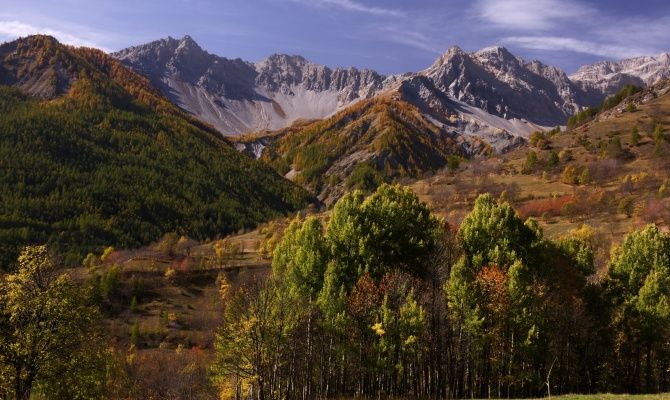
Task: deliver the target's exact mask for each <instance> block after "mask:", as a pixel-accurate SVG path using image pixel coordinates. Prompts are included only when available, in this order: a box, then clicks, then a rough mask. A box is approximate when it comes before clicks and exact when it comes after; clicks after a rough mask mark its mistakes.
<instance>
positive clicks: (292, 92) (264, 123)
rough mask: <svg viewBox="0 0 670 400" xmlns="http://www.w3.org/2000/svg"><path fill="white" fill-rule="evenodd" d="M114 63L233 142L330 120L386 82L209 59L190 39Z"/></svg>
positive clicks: (295, 60)
mask: <svg viewBox="0 0 670 400" xmlns="http://www.w3.org/2000/svg"><path fill="white" fill-rule="evenodd" d="M114 56H115V57H117V58H118V59H120V60H121V61H123V62H124V63H125V64H127V65H129V66H131V67H132V68H134V69H136V70H138V71H140V72H142V73H143V74H145V75H147V76H149V78H150V79H151V80H152V82H153V83H154V84H155V85H157V86H158V87H159V88H161V90H162V91H163V93H165V94H166V95H167V96H168V97H170V99H171V100H173V101H174V102H175V103H176V104H178V105H179V106H180V107H182V108H183V109H185V110H187V111H189V112H191V113H192V114H194V115H195V116H197V117H199V118H200V119H202V120H204V121H205V122H208V123H210V124H211V125H213V126H214V127H216V128H217V129H219V130H220V131H221V132H222V133H223V134H229V135H236V134H240V133H245V132H254V131H260V130H273V129H280V128H283V127H286V126H288V125H290V124H291V123H293V122H294V121H296V120H298V119H318V118H325V117H327V116H329V115H331V114H332V113H334V112H336V111H337V110H339V109H341V108H344V107H346V106H347V105H350V104H352V103H353V102H355V101H357V100H359V99H361V98H369V97H372V96H374V95H375V94H376V93H377V92H378V91H379V90H380V89H381V88H382V82H383V80H384V77H383V76H381V75H379V74H377V73H376V72H374V71H369V70H362V71H361V70H357V69H355V68H349V69H342V68H337V69H335V70H332V69H330V68H328V67H326V66H322V65H317V64H313V63H310V62H309V61H307V60H305V59H304V58H302V57H300V56H288V55H280V54H275V55H273V56H271V57H269V58H267V59H266V60H263V61H261V62H259V63H256V64H252V63H249V62H246V61H242V60H240V59H236V60H230V59H227V58H223V57H219V56H216V55H212V54H209V53H207V52H206V51H204V50H203V49H202V48H200V46H198V44H197V43H195V42H194V41H193V39H191V38H190V37H189V36H185V37H184V38H182V39H180V40H177V39H173V38H167V39H161V40H158V41H155V42H151V43H148V44H145V45H141V46H136V47H131V48H128V49H125V50H121V51H119V52H117V53H114Z"/></svg>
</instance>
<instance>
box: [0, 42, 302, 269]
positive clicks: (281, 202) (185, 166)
mask: <svg viewBox="0 0 670 400" xmlns="http://www.w3.org/2000/svg"><path fill="white" fill-rule="evenodd" d="M309 200H310V197H309V196H308V194H307V193H306V192H305V191H304V190H302V189H300V188H299V187H297V186H296V185H294V184H292V183H290V182H289V181H287V180H285V179H283V178H281V177H280V176H279V175H277V174H276V172H274V171H273V170H272V169H270V168H269V167H267V166H264V165H262V164H260V163H258V162H256V161H254V160H253V159H251V158H249V157H247V156H245V155H243V154H241V153H239V152H238V151H236V150H235V149H234V147H233V146H232V145H231V144H230V143H229V142H228V141H227V140H225V139H223V138H221V136H220V135H219V133H218V132H217V131H216V130H215V129H213V128H211V127H210V126H208V125H205V124H203V123H201V122H199V121H198V120H196V119H194V118H192V117H190V116H188V115H186V114H185V113H184V112H182V111H181V110H180V109H179V108H177V107H176V106H175V105H173V104H172V103H171V102H170V101H168V100H167V99H166V98H165V97H163V96H162V95H161V94H160V93H159V92H158V91H156V90H155V89H154V88H153V87H152V86H151V85H150V83H149V82H148V81H147V80H146V79H145V78H144V77H142V76H140V75H138V74H137V73H135V72H133V71H131V70H129V69H128V68H126V67H124V66H123V65H122V64H121V63H120V62H119V61H117V60H116V59H114V58H112V57H110V56H108V55H106V54H104V53H103V52H101V51H98V50H94V49H85V48H73V47H69V46H64V45H61V44H60V43H58V42H57V41H56V40H55V39H54V38H52V37H48V36H31V37H28V38H25V39H19V40H16V41H13V42H9V43H5V44H2V45H0V204H2V208H0V238H1V239H2V240H0V266H2V267H7V265H8V264H9V263H10V262H11V260H14V259H15V256H16V253H17V251H18V249H19V248H20V247H22V246H23V245H25V244H28V243H45V242H49V243H51V244H52V245H54V246H55V247H57V248H58V249H59V250H61V251H63V252H64V253H66V261H67V262H68V263H76V262H78V261H80V260H81V257H83V256H84V255H85V254H86V253H87V252H89V251H100V249H101V248H102V247H103V246H108V245H115V246H116V245H119V246H123V247H127V248H128V247H135V246H139V245H142V244H147V243H149V242H151V241H153V240H156V239H158V238H159V237H160V236H161V235H163V234H165V233H167V232H178V233H183V234H187V235H189V236H192V237H195V238H200V239H206V238H211V237H215V236H218V235H222V234H225V233H227V232H231V231H235V230H238V229H241V228H244V227H251V226H254V225H255V224H257V223H259V222H261V221H264V220H267V219H270V218H273V217H275V216H278V215H281V214H283V213H286V212H289V211H293V210H296V209H299V208H301V207H303V206H304V205H305V204H306V203H307V202H308V201H309Z"/></svg>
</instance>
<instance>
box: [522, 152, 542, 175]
mask: <svg viewBox="0 0 670 400" xmlns="http://www.w3.org/2000/svg"><path fill="white" fill-rule="evenodd" d="M537 161H538V158H537V153H536V152H534V151H532V150H530V151H529V152H528V153H526V162H525V163H524V165H523V169H522V172H523V173H524V174H530V173H532V172H533V171H535V167H536V166H537Z"/></svg>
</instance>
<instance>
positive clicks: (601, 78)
mask: <svg viewBox="0 0 670 400" xmlns="http://www.w3.org/2000/svg"><path fill="white" fill-rule="evenodd" d="M667 78H670V53H662V54H659V55H658V56H644V57H636V58H629V59H625V60H621V61H601V62H598V63H595V64H591V65H585V66H583V67H581V68H579V69H578V70H577V72H575V73H574V74H572V75H570V79H571V80H572V81H574V82H576V83H578V84H580V85H581V86H582V87H583V88H584V90H587V91H589V90H590V91H595V92H597V93H603V94H604V95H605V96H610V95H613V94H615V93H616V92H618V91H619V90H620V89H621V88H622V87H623V86H624V85H626V84H633V85H636V86H650V85H654V84H656V83H658V82H660V81H661V80H663V79H667Z"/></svg>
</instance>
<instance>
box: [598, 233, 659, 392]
mask: <svg viewBox="0 0 670 400" xmlns="http://www.w3.org/2000/svg"><path fill="white" fill-rule="evenodd" d="M609 278H610V283H609V286H610V293H611V296H612V298H613V299H612V300H613V305H614V306H615V310H614V313H613V326H614V328H615V329H616V330H617V332H618V333H619V334H621V335H625V337H624V340H623V341H615V353H616V354H617V355H618V358H617V359H618V361H619V362H620V363H621V364H620V367H621V368H622V369H623V370H624V373H623V376H624V377H625V385H626V386H627V387H625V389H626V390H631V391H638V390H639V385H640V382H639V381H638V380H637V379H636V378H635V371H631V370H630V369H635V370H636V371H640V370H641V367H640V364H641V362H642V358H643V356H642V355H644V360H645V364H646V367H645V383H646V388H645V389H646V391H650V390H652V387H653V385H654V382H655V380H654V371H655V370H656V371H659V374H660V375H661V376H662V375H663V374H665V372H664V371H663V369H664V367H663V365H667V362H668V355H667V354H668V353H667V352H668V350H670V348H669V347H668V343H667V341H666V339H664V338H667V337H668V334H669V333H670V331H669V328H670V236H668V235H667V234H665V233H662V232H661V231H660V230H659V229H658V227H656V226H655V225H648V226H647V227H645V228H644V229H643V230H641V231H636V232H633V233H631V234H629V235H628V236H626V238H625V239H624V242H623V244H622V245H621V246H620V247H619V248H618V249H616V251H615V252H614V254H613V255H612V260H611V262H610V265H609ZM631 358H632V359H631ZM654 360H656V362H658V365H659V368H654ZM629 361H632V362H629ZM664 363H665V364H664ZM658 379H662V378H660V376H659V378H657V379H656V382H657V381H658Z"/></svg>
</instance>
